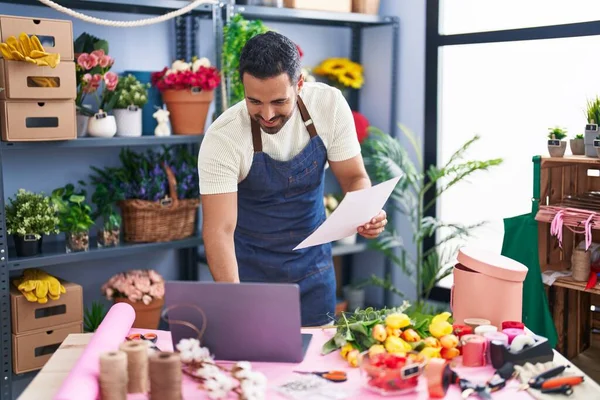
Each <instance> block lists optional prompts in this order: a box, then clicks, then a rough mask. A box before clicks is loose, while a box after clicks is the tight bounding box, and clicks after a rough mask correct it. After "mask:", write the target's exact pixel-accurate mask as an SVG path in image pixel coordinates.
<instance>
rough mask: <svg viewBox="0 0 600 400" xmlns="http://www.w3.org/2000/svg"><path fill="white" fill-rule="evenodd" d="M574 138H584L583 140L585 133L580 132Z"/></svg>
mask: <svg viewBox="0 0 600 400" xmlns="http://www.w3.org/2000/svg"><path fill="white" fill-rule="evenodd" d="M574 139H582V140H583V133H578V134H577V135H575V138H574Z"/></svg>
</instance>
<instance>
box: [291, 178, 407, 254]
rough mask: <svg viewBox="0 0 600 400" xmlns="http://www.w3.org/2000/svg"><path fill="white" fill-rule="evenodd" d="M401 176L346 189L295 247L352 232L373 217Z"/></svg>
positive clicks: (336, 237)
mask: <svg viewBox="0 0 600 400" xmlns="http://www.w3.org/2000/svg"><path fill="white" fill-rule="evenodd" d="M399 180H400V177H396V178H392V179H390V180H388V181H385V182H382V183H380V184H378V185H375V186H372V187H370V188H367V189H362V190H357V191H355V192H349V193H347V194H346V196H345V197H344V199H343V200H342V201H341V202H340V204H339V205H338V207H337V208H336V209H335V210H334V211H333V213H331V215H330V216H329V218H327V219H326V220H325V222H323V224H321V226H319V228H318V229H317V230H316V231H314V232H313V233H312V234H311V235H310V236H309V237H307V238H306V239H304V240H303V241H302V243H300V244H299V245H298V246H296V247H295V248H294V250H300V249H304V248H307V247H312V246H318V245H320V244H323V243H329V242H334V241H336V240H340V239H343V238H346V237H348V236H351V235H354V234H355V233H356V229H357V228H358V227H359V226H361V225H364V224H366V223H367V222H369V221H370V220H371V218H373V217H375V216H376V215H377V214H378V213H379V211H381V210H382V209H383V206H384V205H385V203H386V202H387V200H388V199H389V197H390V195H391V194H392V192H393V191H394V188H395V187H396V184H397V183H398V181H399Z"/></svg>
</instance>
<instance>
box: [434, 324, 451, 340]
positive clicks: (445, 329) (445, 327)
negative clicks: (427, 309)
mask: <svg viewBox="0 0 600 400" xmlns="http://www.w3.org/2000/svg"><path fill="white" fill-rule="evenodd" d="M429 333H431V335H432V336H433V337H436V338H438V339H439V338H441V337H442V336H446V335H450V334H451V333H452V325H450V323H449V322H448V321H438V322H436V323H432V324H431V325H429Z"/></svg>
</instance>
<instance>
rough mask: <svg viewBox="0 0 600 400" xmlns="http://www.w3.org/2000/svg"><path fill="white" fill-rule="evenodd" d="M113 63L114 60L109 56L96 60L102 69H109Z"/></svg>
mask: <svg viewBox="0 0 600 400" xmlns="http://www.w3.org/2000/svg"><path fill="white" fill-rule="evenodd" d="M114 62H115V60H114V59H113V58H112V57H111V56H109V55H105V56H102V57H100V58H99V59H98V65H100V66H101V67H102V68H106V67H110V66H111V65H113V64H114Z"/></svg>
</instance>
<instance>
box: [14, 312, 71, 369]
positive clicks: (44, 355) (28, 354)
mask: <svg viewBox="0 0 600 400" xmlns="http://www.w3.org/2000/svg"><path fill="white" fill-rule="evenodd" d="M82 332H83V323H82V322H81V321H79V322H77V323H74V324H68V325H59V326H55V327H51V328H46V330H42V331H36V332H29V333H23V334H20V335H14V334H13V335H12V346H13V371H14V372H15V373H16V374H22V373H24V372H30V371H35V370H38V369H42V367H43V366H44V365H45V364H46V362H48V360H49V359H50V357H52V354H54V352H55V351H56V350H57V349H58V348H59V347H60V345H61V343H62V342H63V341H64V340H65V339H66V338H67V336H69V335H70V334H71V333H82Z"/></svg>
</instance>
